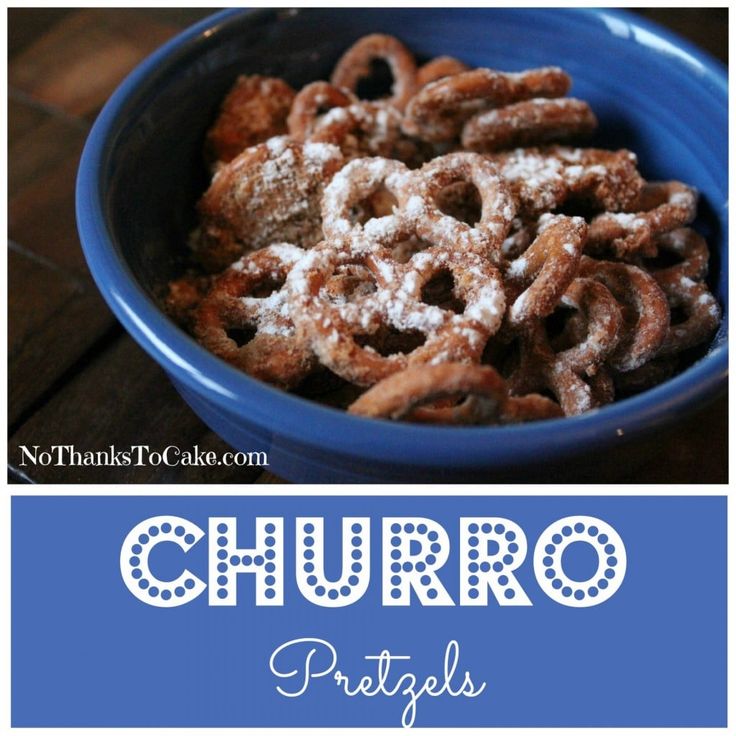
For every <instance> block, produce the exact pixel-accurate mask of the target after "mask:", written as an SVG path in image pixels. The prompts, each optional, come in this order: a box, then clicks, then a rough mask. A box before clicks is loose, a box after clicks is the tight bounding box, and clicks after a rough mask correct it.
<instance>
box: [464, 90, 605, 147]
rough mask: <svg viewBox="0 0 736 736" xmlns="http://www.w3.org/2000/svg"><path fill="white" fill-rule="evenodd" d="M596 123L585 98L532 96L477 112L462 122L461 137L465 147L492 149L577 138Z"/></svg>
mask: <svg viewBox="0 0 736 736" xmlns="http://www.w3.org/2000/svg"><path fill="white" fill-rule="evenodd" d="M597 127H598V120H597V119H596V117H595V115H594V114H593V111H592V110H591V109H590V107H589V106H588V103H587V102H583V101H582V100H576V99H574V98H572V97H564V98H558V99H551V100H548V99H544V98H536V99H532V100H525V101H524V102H517V103H515V104H513V105H506V106H505V107H500V108H497V109H494V110H485V111H483V112H479V113H477V114H476V115H474V116H473V117H472V118H470V119H469V120H468V121H467V122H466V123H465V125H464V126H463V130H462V137H461V140H462V144H463V147H464V148H466V149H469V150H471V151H478V152H480V153H492V152H493V151H501V150H503V149H506V148H515V147H517V146H536V145H539V144H540V143H549V142H552V141H554V142H558V143H562V142H565V141H571V140H575V139H581V138H585V137H588V136H590V135H591V134H592V133H593V131H594V130H595V129H596V128H597Z"/></svg>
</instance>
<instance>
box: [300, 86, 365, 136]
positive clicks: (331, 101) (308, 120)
mask: <svg viewBox="0 0 736 736" xmlns="http://www.w3.org/2000/svg"><path fill="white" fill-rule="evenodd" d="M357 101H358V98H357V97H356V96H355V95H354V94H353V93H352V92H350V91H348V90H343V89H338V88H337V87H335V86H333V85H332V84H330V83H329V82H323V81H319V82H312V83H311V84H308V85H306V86H305V87H302V89H301V90H300V91H299V92H298V93H297V95H296V97H295V98H294V102H293V103H292V105H291V111H290V112H289V117H288V119H287V121H286V122H287V126H288V129H289V135H290V136H291V137H292V138H293V139H294V140H296V141H302V142H303V141H304V140H306V139H307V138H308V137H309V135H310V134H311V133H312V131H313V130H314V127H315V125H316V124H317V121H318V120H319V119H320V117H321V116H322V115H324V114H325V113H326V112H328V111H329V110H331V109H333V108H335V107H348V105H352V104H354V103H355V102H357Z"/></svg>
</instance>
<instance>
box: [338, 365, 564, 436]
mask: <svg viewBox="0 0 736 736" xmlns="http://www.w3.org/2000/svg"><path fill="white" fill-rule="evenodd" d="M446 398H452V399H458V398H459V399H461V402H460V403H459V404H456V405H454V406H445V407H441V408H437V407H436V406H426V404H433V403H435V402H437V400H438V399H440V400H441V399H446ZM348 411H349V412H350V413H351V414H357V415H360V416H366V417H374V418H384V419H397V420H401V419H405V418H410V419H411V420H412V421H422V422H431V423H435V424H509V423H517V422H524V421H531V420H536V419H550V418H553V417H559V416H561V415H562V412H561V411H560V408H559V406H558V405H557V404H555V403H554V402H553V401H550V400H549V399H547V398H545V397H543V396H538V395H534V394H532V395H529V396H523V397H512V396H509V395H508V388H507V386H506V382H505V381H504V379H503V378H502V377H501V376H500V375H499V374H498V373H497V372H496V370H495V369H493V368H492V367H490V366H487V365H467V364H465V363H443V364H441V365H418V366H411V367H409V368H406V369H404V370H403V371H401V372H399V373H394V374H393V375H392V376H389V377H388V378H385V379H383V380H382V381H381V382H380V383H377V384H376V385H375V386H373V387H372V388H370V389H369V390H368V391H366V392H365V393H364V394H363V395H362V396H360V398H358V399H357V400H356V401H355V402H353V404H351V405H350V407H349V408H348Z"/></svg>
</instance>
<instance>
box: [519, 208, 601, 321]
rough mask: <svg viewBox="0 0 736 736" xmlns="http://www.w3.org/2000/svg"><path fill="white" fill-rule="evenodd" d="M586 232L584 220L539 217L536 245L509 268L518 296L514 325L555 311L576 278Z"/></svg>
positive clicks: (551, 216) (579, 218)
mask: <svg viewBox="0 0 736 736" xmlns="http://www.w3.org/2000/svg"><path fill="white" fill-rule="evenodd" d="M587 230H588V228H587V225H586V224H585V220H583V218H582V217H565V216H564V215H543V216H542V217H541V218H540V225H539V229H538V231H537V237H536V238H535V240H534V242H533V243H532V244H531V246H530V247H529V248H528V249H527V250H526V251H525V252H524V253H523V254H522V255H521V256H519V257H518V258H517V259H516V260H514V261H512V262H511V263H510V264H509V266H508V268H507V269H506V277H507V284H508V288H509V290H510V291H512V292H514V291H515V292H516V293H517V294H518V296H517V297H516V298H515V299H514V300H513V301H512V303H511V307H510V309H509V312H508V321H509V324H510V325H511V326H513V327H518V326H519V325H521V324H522V323H524V322H528V321H529V320H530V319H534V318H537V317H546V316H547V315H549V314H551V313H552V312H553V311H554V309H555V307H556V306H557V304H558V303H559V301H560V299H561V298H562V295H563V294H564V293H565V291H566V290H567V289H568V287H569V286H570V284H571V283H572V281H573V279H574V278H575V276H576V275H577V271H578V264H579V262H580V256H581V254H582V251H583V245H584V243H585V235H586V232H587ZM519 292H520V293H519ZM510 301H511V300H510Z"/></svg>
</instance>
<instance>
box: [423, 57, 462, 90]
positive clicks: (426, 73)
mask: <svg viewBox="0 0 736 736" xmlns="http://www.w3.org/2000/svg"><path fill="white" fill-rule="evenodd" d="M469 70H470V67H469V66H468V65H467V64H463V62H462V61H459V60H458V59H455V58H453V57H452V56H437V57H435V58H434V59H430V60H429V61H428V62H427V63H426V64H422V66H420V67H419V69H417V76H416V88H417V89H421V88H422V87H424V86H425V85H427V84H429V83H430V82H436V81H437V80H438V79H444V77H451V76H452V75H453V74H460V72H467V71H469Z"/></svg>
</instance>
